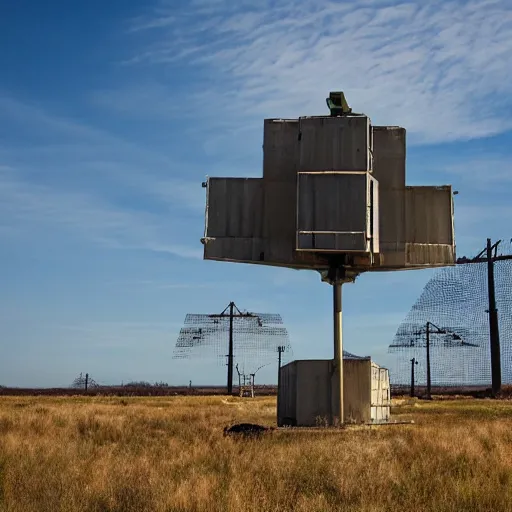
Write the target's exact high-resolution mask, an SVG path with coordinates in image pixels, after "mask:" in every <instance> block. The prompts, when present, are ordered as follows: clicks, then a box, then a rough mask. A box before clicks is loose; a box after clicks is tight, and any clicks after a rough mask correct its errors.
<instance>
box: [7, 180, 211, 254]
mask: <svg viewBox="0 0 512 512" xmlns="http://www.w3.org/2000/svg"><path fill="white" fill-rule="evenodd" d="M0 214H1V216H2V217H3V218H4V219H10V222H11V228H15V229H17V230H32V231H35V232H37V231H38V230H39V229H38V228H40V227H41V226H44V227H46V229H48V226H51V227H52V228H53V229H65V230H67V232H68V233H69V234H78V235H79V236H80V237H85V238H86V239H89V240H92V241H94V242H96V243H99V244H101V245H104V246H107V247H112V248H128V249H142V250H148V251H153V252H162V253H168V254H172V255H176V256H182V257H186V258H201V257H202V251H201V248H200V246H199V244H198V247H197V248H196V247H188V246H186V245H181V244H176V243H175V236H173V235H172V233H173V231H174V234H175V233H176V228H174V229H173V228H172V227H171V226H170V222H169V220H168V219H165V218H162V217H159V216H156V215H152V214H149V213H147V212H140V211H135V210H129V209H127V208H125V209H120V208H115V207H113V206H112V205H110V204H108V203H106V202H102V201H101V200H100V199H99V198H98V197H94V196H90V195H88V194H85V193H80V192H70V191H67V192H64V191H56V190H55V189H53V188H51V187H45V186H41V185H34V184H31V183H28V182H25V181H17V180H15V179H12V178H11V179H9V178H5V177H2V176H0Z"/></svg>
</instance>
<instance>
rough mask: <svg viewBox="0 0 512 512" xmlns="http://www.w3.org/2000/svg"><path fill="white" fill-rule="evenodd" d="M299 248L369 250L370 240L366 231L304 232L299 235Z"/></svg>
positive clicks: (334, 250)
mask: <svg viewBox="0 0 512 512" xmlns="http://www.w3.org/2000/svg"><path fill="white" fill-rule="evenodd" d="M297 249H298V250H301V251H332V252H343V251H354V252H367V251H368V250H369V246H368V241H367V238H366V234H365V233H364V232H360V233H319V232H314V233H304V232H300V233H299V234H298V237H297Z"/></svg>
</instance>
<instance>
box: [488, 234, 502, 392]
mask: <svg viewBox="0 0 512 512" xmlns="http://www.w3.org/2000/svg"><path fill="white" fill-rule="evenodd" d="M498 243H499V242H498ZM498 243H497V244H496V247H497V245H498ZM493 248H494V247H493V246H492V244H491V239H490V238H488V239H487V248H486V253H487V286H488V294H489V311H488V312H489V338H490V345H491V374H492V394H493V396H494V397H495V396H496V395H497V394H498V393H499V392H500V391H501V357H500V330H499V324H498V310H497V308H496V291H495V289H494V260H493V256H492V250H493Z"/></svg>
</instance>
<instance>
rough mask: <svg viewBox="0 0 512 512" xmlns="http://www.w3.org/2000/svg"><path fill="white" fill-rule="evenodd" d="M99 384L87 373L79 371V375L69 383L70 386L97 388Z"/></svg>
mask: <svg viewBox="0 0 512 512" xmlns="http://www.w3.org/2000/svg"><path fill="white" fill-rule="evenodd" d="M98 386H99V384H98V383H97V382H96V381H95V380H94V379H92V378H91V377H90V375H89V374H88V373H86V374H85V375H83V374H82V373H80V375H79V376H78V377H77V378H76V379H75V380H74V381H73V384H71V387H72V388H77V389H88V388H97V387H98Z"/></svg>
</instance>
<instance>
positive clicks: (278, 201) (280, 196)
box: [263, 180, 296, 263]
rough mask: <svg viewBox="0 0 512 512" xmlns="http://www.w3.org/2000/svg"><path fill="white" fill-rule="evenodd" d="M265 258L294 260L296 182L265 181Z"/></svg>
mask: <svg viewBox="0 0 512 512" xmlns="http://www.w3.org/2000/svg"><path fill="white" fill-rule="evenodd" d="M264 201H265V202H264V204H265V212H264V215H265V218H264V226H263V236H264V237H265V240H266V242H267V243H266V248H265V260H267V261H276V262H288V263H292V262H293V261H294V250H295V229H296V228H295V225H296V218H295V204H296V182H295V180H294V181H292V182H273V181H272V182H267V181H266V182H265V199H264Z"/></svg>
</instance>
